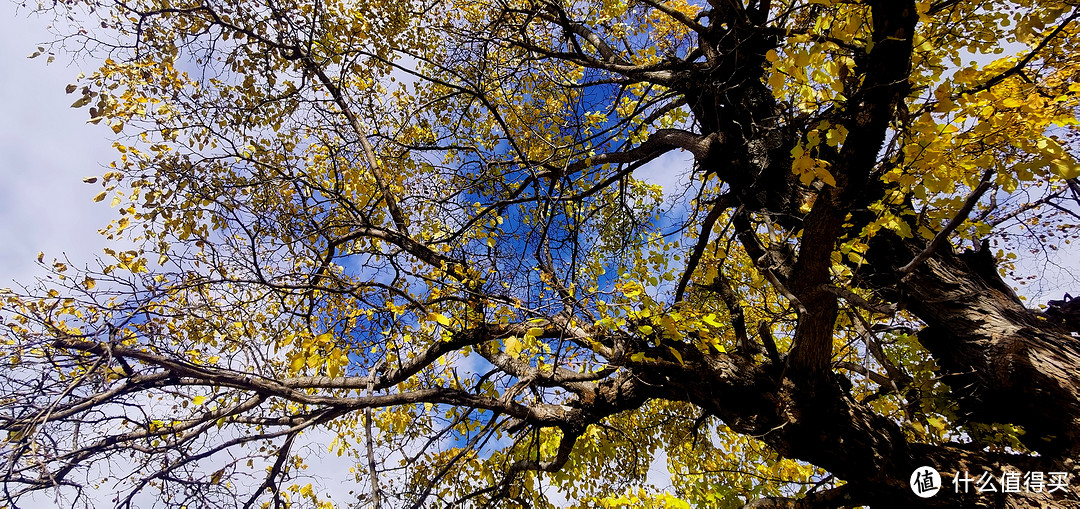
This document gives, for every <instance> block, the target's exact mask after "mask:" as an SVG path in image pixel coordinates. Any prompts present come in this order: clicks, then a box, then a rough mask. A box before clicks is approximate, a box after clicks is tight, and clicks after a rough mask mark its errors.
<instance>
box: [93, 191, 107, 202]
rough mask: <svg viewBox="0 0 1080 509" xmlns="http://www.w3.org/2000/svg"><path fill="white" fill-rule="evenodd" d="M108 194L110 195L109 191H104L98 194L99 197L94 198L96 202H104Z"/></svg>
mask: <svg viewBox="0 0 1080 509" xmlns="http://www.w3.org/2000/svg"><path fill="white" fill-rule="evenodd" d="M106 194H108V191H102V192H100V193H98V195H97V196H95V197H94V201H101V200H104V199H105V195H106Z"/></svg>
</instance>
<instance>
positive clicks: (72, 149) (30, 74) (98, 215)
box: [0, 1, 117, 288]
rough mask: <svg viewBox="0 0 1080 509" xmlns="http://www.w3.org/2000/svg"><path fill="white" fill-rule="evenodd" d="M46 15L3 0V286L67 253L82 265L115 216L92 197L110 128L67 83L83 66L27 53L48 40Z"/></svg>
mask: <svg viewBox="0 0 1080 509" xmlns="http://www.w3.org/2000/svg"><path fill="white" fill-rule="evenodd" d="M45 27H46V23H45V22H44V20H42V19H40V18H36V17H28V16H27V12H26V11H25V10H24V11H22V12H17V11H16V6H15V5H14V4H12V3H11V2H7V1H3V2H0V288H14V287H16V283H15V281H19V282H24V283H25V282H29V281H32V280H33V278H34V277H35V276H36V275H37V274H39V273H40V271H38V270H37V268H36V258H37V253H38V252H39V251H40V252H44V253H45V255H46V258H45V260H46V262H48V261H51V260H52V258H54V257H55V258H60V257H63V256H64V254H65V253H66V254H67V255H68V256H69V257H70V258H71V261H72V262H74V263H75V264H76V265H77V266H81V265H83V264H86V263H88V262H90V261H91V260H92V258H93V254H94V253H100V252H101V247H103V246H104V245H105V239H104V238H103V237H101V236H100V235H98V233H97V230H98V229H99V228H102V227H104V226H105V225H106V224H108V222H109V221H110V220H111V219H112V218H114V217H116V215H117V212H116V210H114V209H111V208H109V204H108V203H107V202H102V203H93V200H92V199H93V197H94V195H95V194H97V193H99V192H101V188H100V185H90V184H85V183H83V182H82V179H83V178H84V177H87V176H92V175H101V174H102V173H104V171H105V170H104V169H103V168H104V166H105V165H107V164H108V162H109V161H111V160H112V159H113V157H114V155H115V154H116V151H115V150H114V149H113V148H112V140H111V139H110V135H113V133H112V131H111V130H110V129H109V128H108V127H107V126H105V125H104V124H102V125H91V124H87V123H86V120H87V113H86V110H85V109H75V108H71V107H70V105H71V103H72V102H74V100H75V99H76V98H74V97H72V96H69V95H67V94H66V93H65V91H64V87H66V86H67V84H69V83H73V82H75V78H76V76H77V75H78V73H79V71H80V69H79V68H78V67H77V66H75V65H69V60H64V59H63V58H62V57H59V56H58V57H57V59H56V60H55V61H54V62H53V63H52V64H50V65H46V63H45V61H46V56H41V57H38V58H35V59H28V58H26V57H27V55H30V54H31V53H33V52H34V51H36V49H37V46H38V45H39V44H38V43H40V42H41V41H44V40H47V39H48V37H49V35H48V32H47V31H46V28H45Z"/></svg>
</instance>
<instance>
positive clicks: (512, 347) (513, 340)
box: [504, 336, 525, 358]
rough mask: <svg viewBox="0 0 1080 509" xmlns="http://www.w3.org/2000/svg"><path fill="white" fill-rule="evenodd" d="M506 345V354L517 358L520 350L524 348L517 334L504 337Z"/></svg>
mask: <svg viewBox="0 0 1080 509" xmlns="http://www.w3.org/2000/svg"><path fill="white" fill-rule="evenodd" d="M504 343H505V346H506V355H509V356H511V357H514V358H517V356H518V355H521V351H522V350H523V349H524V348H525V345H523V344H521V340H519V339H518V338H517V336H510V337H508V338H506V341H505V342H504Z"/></svg>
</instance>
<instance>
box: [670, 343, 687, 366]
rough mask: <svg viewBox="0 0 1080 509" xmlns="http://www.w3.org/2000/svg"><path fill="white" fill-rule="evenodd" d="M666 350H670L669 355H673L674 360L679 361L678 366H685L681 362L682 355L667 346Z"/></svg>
mask: <svg viewBox="0 0 1080 509" xmlns="http://www.w3.org/2000/svg"><path fill="white" fill-rule="evenodd" d="M668 350H671V355H674V356H675V358H676V359H678V360H679V364H685V363H684V362H683V360H682V354H681V353H679V351H678V350H676V349H675V347H673V346H669V347H668Z"/></svg>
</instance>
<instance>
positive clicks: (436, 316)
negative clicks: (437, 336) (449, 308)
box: [428, 313, 450, 327]
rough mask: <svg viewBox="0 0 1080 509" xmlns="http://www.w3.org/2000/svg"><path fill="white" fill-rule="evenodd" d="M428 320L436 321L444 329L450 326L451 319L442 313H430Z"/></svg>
mask: <svg viewBox="0 0 1080 509" xmlns="http://www.w3.org/2000/svg"><path fill="white" fill-rule="evenodd" d="M428 320H435V321H436V322H439V325H442V326H443V327H449V326H450V319H449V318H447V317H446V315H444V314H442V313H428Z"/></svg>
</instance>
